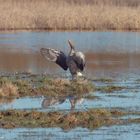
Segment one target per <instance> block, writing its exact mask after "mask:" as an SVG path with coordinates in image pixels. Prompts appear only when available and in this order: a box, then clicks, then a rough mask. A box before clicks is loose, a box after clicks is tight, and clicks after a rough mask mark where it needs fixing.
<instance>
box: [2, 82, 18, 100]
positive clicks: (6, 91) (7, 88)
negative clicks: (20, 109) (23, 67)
mask: <svg viewBox="0 0 140 140" xmlns="http://www.w3.org/2000/svg"><path fill="white" fill-rule="evenodd" d="M11 96H18V88H17V86H15V85H13V84H12V83H11V82H6V83H3V84H2V85H1V86H0V97H11Z"/></svg>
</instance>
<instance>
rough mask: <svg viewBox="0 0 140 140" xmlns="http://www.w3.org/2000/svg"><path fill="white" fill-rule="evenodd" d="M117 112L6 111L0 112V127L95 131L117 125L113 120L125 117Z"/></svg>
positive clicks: (120, 112)
mask: <svg viewBox="0 0 140 140" xmlns="http://www.w3.org/2000/svg"><path fill="white" fill-rule="evenodd" d="M126 114H127V113H126V112H122V111H119V110H106V109H90V110H89V111H86V112H70V113H65V112H63V113H60V112H49V113H45V112H37V111H17V110H8V111H2V112H0V127H1V128H15V127H30V128H33V127H61V128H63V129H71V128H75V127H86V128H89V129H95V128H98V127H101V126H103V125H113V124H119V123H120V122H121V120H119V119H117V118H114V116H115V117H116V116H117V117H119V116H122V115H126Z"/></svg>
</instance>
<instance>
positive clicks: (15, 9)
mask: <svg viewBox="0 0 140 140" xmlns="http://www.w3.org/2000/svg"><path fill="white" fill-rule="evenodd" d="M139 13H140V1H139V0H30V1H29V0H0V30H8V29H14V30H18V29H26V30H32V29H47V30H95V29H100V30H101V29H113V30H139V29H140V14H139Z"/></svg>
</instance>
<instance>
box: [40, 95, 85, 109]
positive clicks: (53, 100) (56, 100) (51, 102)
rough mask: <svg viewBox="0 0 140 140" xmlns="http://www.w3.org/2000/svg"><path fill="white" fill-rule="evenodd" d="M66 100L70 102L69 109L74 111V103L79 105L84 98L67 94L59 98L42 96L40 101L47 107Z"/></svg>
mask: <svg viewBox="0 0 140 140" xmlns="http://www.w3.org/2000/svg"><path fill="white" fill-rule="evenodd" d="M66 100H69V103H70V111H74V110H75V107H76V105H81V104H82V103H83V102H84V98H80V97H74V96H68V97H61V98H55V97H50V98H44V100H43V101H42V107H43V108H48V107H50V106H53V105H60V104H63V103H64V102H65V101H66Z"/></svg>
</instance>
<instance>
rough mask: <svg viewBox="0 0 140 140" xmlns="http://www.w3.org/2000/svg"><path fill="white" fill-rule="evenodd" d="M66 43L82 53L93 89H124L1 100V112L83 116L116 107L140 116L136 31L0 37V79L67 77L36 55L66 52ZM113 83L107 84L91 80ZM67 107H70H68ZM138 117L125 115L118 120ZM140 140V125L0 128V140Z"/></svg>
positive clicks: (139, 42) (139, 46)
mask: <svg viewBox="0 0 140 140" xmlns="http://www.w3.org/2000/svg"><path fill="white" fill-rule="evenodd" d="M68 39H71V40H72V41H73V42H74V44H75V46H76V48H77V49H78V50H81V51H83V52H84V53H85V54H86V59H87V64H86V69H85V75H86V76H87V77H89V78H90V79H91V80H92V79H94V80H93V83H94V84H95V85H96V86H97V87H100V86H108V85H115V86H123V87H125V88H124V89H123V90H121V91H114V92H113V93H104V92H99V91H97V92H94V93H91V94H90V96H92V97H93V98H88V97H86V96H85V97H83V98H78V97H74V96H69V97H65V98H62V99H61V98H60V99H56V98H48V97H44V96H39V97H24V98H18V99H10V100H8V99H0V110H7V109H17V110H23V109H24V110H32V109H34V110H38V111H45V112H48V111H67V112H69V111H73V110H75V111H77V110H80V111H86V110H88V109H90V108H109V109H112V108H119V109H122V110H126V111H134V112H140V105H139V101H140V61H139V60H140V33H137V32H11V33H0V74H1V75H2V74H6V73H15V72H30V73H33V74H36V73H37V74H41V73H48V74H51V75H59V76H63V77H65V78H67V76H69V72H64V71H63V70H61V69H60V68H59V66H57V65H56V64H53V63H51V62H48V61H46V60H44V58H43V57H42V56H41V55H40V53H39V49H40V48H41V47H46V48H47V47H51V48H55V49H59V50H64V52H65V53H68V50H69V49H68V45H67V40H68ZM100 77H102V78H112V79H113V81H112V82H103V81H100V80H99V81H98V80H95V79H96V78H97V79H98V78H100ZM71 102H74V104H72V103H71ZM129 118H132V119H134V118H140V116H139V115H128V116H124V117H122V119H129ZM126 137H127V138H128V140H131V139H135V140H137V139H140V125H139V124H129V125H115V126H111V127H102V128H99V129H97V130H93V131H91V130H88V129H85V128H75V129H73V130H68V131H64V130H61V129H60V128H35V129H31V128H30V129H29V128H17V129H0V139H7V140H8V139H10V140H11V139H21V140H22V139H34V140H36V139H41V140H42V139H44V140H45V139H54V140H55V139H56V140H58V139H77V140H81V139H82V140H84V139H89V140H91V139H94V138H95V139H98V140H102V139H107V140H109V139H113V140H119V139H122V140H123V139H126Z"/></svg>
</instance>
